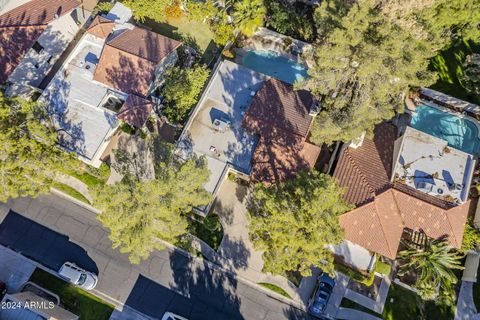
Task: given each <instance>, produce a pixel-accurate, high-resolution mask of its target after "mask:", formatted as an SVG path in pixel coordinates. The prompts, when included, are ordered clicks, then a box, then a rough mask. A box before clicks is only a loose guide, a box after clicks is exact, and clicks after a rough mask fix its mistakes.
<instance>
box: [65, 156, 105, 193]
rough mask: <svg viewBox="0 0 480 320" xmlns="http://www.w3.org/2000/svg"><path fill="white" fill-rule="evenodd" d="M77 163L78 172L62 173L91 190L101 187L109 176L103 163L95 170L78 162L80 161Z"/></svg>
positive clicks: (68, 171) (66, 171)
mask: <svg viewBox="0 0 480 320" xmlns="http://www.w3.org/2000/svg"><path fill="white" fill-rule="evenodd" d="M77 161H78V168H79V169H78V170H65V171H64V172H63V173H64V174H68V175H70V176H72V177H75V178H77V179H78V180H80V181H82V182H83V183H85V184H86V185H87V186H88V187H89V188H91V189H93V188H95V187H97V186H103V185H104V184H105V183H106V182H107V180H108V177H109V176H110V168H109V167H108V166H107V165H106V164H105V163H102V165H101V166H100V168H98V169H97V168H94V167H92V166H89V165H86V164H84V163H82V162H80V160H77Z"/></svg>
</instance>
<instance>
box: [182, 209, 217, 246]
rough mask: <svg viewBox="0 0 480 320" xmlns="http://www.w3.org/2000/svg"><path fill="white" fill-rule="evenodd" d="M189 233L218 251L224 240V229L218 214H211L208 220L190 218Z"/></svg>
mask: <svg viewBox="0 0 480 320" xmlns="http://www.w3.org/2000/svg"><path fill="white" fill-rule="evenodd" d="M188 222H189V227H188V229H189V232H190V233H191V234H193V235H195V236H197V237H198V238H200V239H202V240H203V241H205V242H206V243H207V244H208V245H209V246H210V247H212V248H213V250H215V251H217V249H218V247H219V246H220V242H222V239H223V227H222V224H221V223H220V218H219V216H218V215H216V214H210V215H208V216H207V217H206V218H201V217H198V216H196V217H189V219H188Z"/></svg>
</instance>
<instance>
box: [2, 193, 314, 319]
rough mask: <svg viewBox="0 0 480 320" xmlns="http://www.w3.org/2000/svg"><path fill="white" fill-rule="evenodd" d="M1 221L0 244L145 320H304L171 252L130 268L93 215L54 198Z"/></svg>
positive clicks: (15, 209)
mask: <svg viewBox="0 0 480 320" xmlns="http://www.w3.org/2000/svg"><path fill="white" fill-rule="evenodd" d="M8 206H9V207H10V208H11V209H12V211H10V212H9V213H7V214H6V215H5V216H4V217H3V216H2V215H1V213H0V220H2V218H3V222H2V223H1V224H0V244H2V245H5V246H8V247H10V248H11V249H13V250H15V251H18V252H21V253H22V254H23V255H25V256H27V257H30V258H31V259H33V260H36V261H38V262H40V263H41V264H43V265H45V266H47V267H49V268H51V269H54V270H57V269H58V268H59V267H60V265H61V264H62V263H63V262H64V261H66V260H69V261H73V262H75V263H77V264H78V265H79V266H81V267H83V268H85V269H88V270H91V271H94V272H96V273H98V274H99V283H98V285H97V288H96V289H97V290H98V291H99V292H101V293H103V294H106V295H108V296H110V297H111V298H113V299H116V300H117V301H119V302H122V303H125V304H126V305H128V306H130V307H132V308H134V309H136V310H138V311H140V312H142V313H144V314H146V315H148V316H151V317H160V316H161V315H162V314H163V313H164V312H165V311H167V310H168V311H173V312H175V313H178V314H180V315H183V316H185V317H188V318H189V319H191V320H194V319H215V320H217V319H255V320H256V319H269V320H270V319H271V320H273V319H305V318H306V315H305V314H304V313H303V312H301V311H299V310H297V309H295V308H293V307H291V306H289V305H287V304H285V303H283V302H281V301H279V300H277V299H275V298H272V297H270V296H269V295H267V294H266V293H264V292H263V291H261V290H258V289H257V288H256V287H253V286H250V285H248V284H246V283H244V282H242V281H240V280H238V279H237V278H235V277H232V276H230V275H228V274H227V273H225V272H224V271H219V270H213V269H211V268H209V266H208V265H207V264H206V263H204V262H202V261H201V260H198V259H192V258H188V257H186V256H184V255H183V254H181V253H179V252H177V251H175V250H163V251H157V252H155V253H154V254H153V255H152V256H151V257H150V258H149V259H148V260H147V261H144V262H142V263H141V264H139V265H135V266H133V265H131V264H130V263H129V261H128V259H127V256H126V255H124V254H122V253H120V252H119V251H118V250H113V249H112V248H111V242H110V240H109V239H108V236H107V235H108V233H107V231H106V230H105V229H104V228H102V226H101V225H100V223H99V222H98V221H97V220H96V219H95V214H94V213H92V212H90V211H88V210H87V209H85V208H82V207H80V206H78V205H76V204H74V203H71V202H69V201H67V200H65V199H63V198H60V197H58V196H54V195H48V196H42V197H39V198H37V199H33V200H32V199H17V200H15V201H11V202H9V203H8Z"/></svg>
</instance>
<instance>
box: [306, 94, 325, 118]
mask: <svg viewBox="0 0 480 320" xmlns="http://www.w3.org/2000/svg"><path fill="white" fill-rule="evenodd" d="M321 107H322V106H321V105H320V101H318V100H317V99H315V98H313V99H312V104H310V109H309V110H308V114H309V115H311V116H312V117H315V116H316V115H317V114H318V113H319V112H320V109H321Z"/></svg>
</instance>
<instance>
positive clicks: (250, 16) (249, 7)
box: [232, 0, 267, 37]
mask: <svg viewBox="0 0 480 320" xmlns="http://www.w3.org/2000/svg"><path fill="white" fill-rule="evenodd" d="M233 9H234V11H233V14H232V15H233V21H234V23H235V25H236V27H237V29H238V31H240V32H241V33H243V34H244V35H246V36H247V37H249V36H251V35H253V34H254V33H255V31H256V30H257V29H258V28H259V27H261V26H262V25H263V19H264V17H265V14H266V12H267V10H266V8H265V5H264V4H263V0H241V1H239V2H236V3H235V5H234V7H233Z"/></svg>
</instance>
